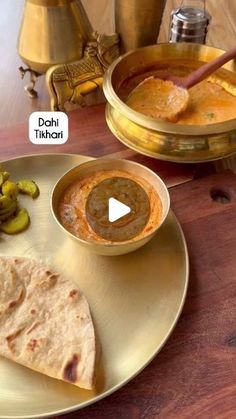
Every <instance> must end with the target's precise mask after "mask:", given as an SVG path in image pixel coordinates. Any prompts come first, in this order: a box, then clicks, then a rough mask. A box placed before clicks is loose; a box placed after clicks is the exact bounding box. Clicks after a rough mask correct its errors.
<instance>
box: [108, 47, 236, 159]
mask: <svg viewBox="0 0 236 419" xmlns="http://www.w3.org/2000/svg"><path fill="white" fill-rule="evenodd" d="M223 53H224V51H222V50H219V49H216V48H212V47H209V46H206V45H198V44H190V43H176V44H171V43H168V44H157V45H153V46H149V47H145V48H140V49H137V50H135V51H131V52H129V53H127V54H125V55H124V56H123V57H120V58H119V59H118V60H116V62H114V63H113V64H112V65H111V67H110V68H109V70H108V71H107V73H106V75H105V80H104V93H105V96H106V98H107V100H108V104H107V108H106V120H107V123H108V126H109V128H110V129H111V131H112V132H113V134H114V135H115V136H116V137H117V138H118V139H119V140H120V141H121V142H123V143H124V144H125V145H126V146H128V147H129V148H131V149H134V150H135V151H138V152H140V153H142V154H145V155H148V156H151V157H155V158H158V159H163V160H169V161H176V162H202V161H209V160H215V159H219V158H222V157H225V156H228V155H231V154H233V153H234V152H236V106H235V105H236V71H235V62H234V60H231V61H229V62H228V63H227V64H225V65H223V67H222V68H220V69H219V70H217V71H216V72H215V73H214V74H212V75H211V76H209V77H208V79H207V80H204V81H202V82H201V83H199V84H198V85H196V86H195V87H192V88H190V89H189V90H188V93H189V101H188V106H187V107H186V109H183V110H182V112H180V113H179V114H178V118H177V119H176V120H175V121H173V120H172V121H171V122H170V121H168V120H163V119H160V118H159V115H158V111H157V112H156V113H155V109H154V110H153V106H152V103H153V100H154V101H155V100H156V98H157V97H159V94H158V92H157V90H158V89H156V88H155V86H154V84H155V83H156V84H157V82H156V80H157V79H161V80H165V79H166V77H167V76H168V75H171V76H173V77H175V76H176V77H178V78H179V77H180V78H185V77H187V76H188V75H189V74H190V73H191V72H193V71H194V70H196V69H198V68H199V67H201V66H202V65H203V64H205V63H208V62H210V61H212V60H213V59H215V58H217V57H219V56H221V55H222V54H223ZM146 83H147V85H146V86H145V84H146ZM148 84H150V86H148ZM157 87H158V86H157ZM159 87H160V86H159ZM137 96H139V98H140V97H141V96H144V100H143V99H142V100H141V101H140V100H139V98H138V100H136V99H137ZM141 103H142V104H143V106H142V109H141ZM166 107H170V103H168V102H167V104H166ZM173 109H174V108H173ZM164 119H165V118H164Z"/></svg>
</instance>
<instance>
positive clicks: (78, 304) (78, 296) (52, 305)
mask: <svg viewBox="0 0 236 419" xmlns="http://www.w3.org/2000/svg"><path fill="white" fill-rule="evenodd" d="M95 348H96V346H95V333H94V327H93V322H92V318H91V314H90V310H89V305H88V303H87V300H86V298H85V296H84V295H83V294H82V292H81V291H80V289H79V288H78V287H77V286H76V285H75V284H73V283H72V282H71V281H69V280H68V279H66V278H64V277H63V276H62V275H60V274H59V273H57V272H54V271H53V270H51V269H50V268H48V267H46V266H44V265H43V264H41V263H39V262H37V261H35V260H32V259H28V258H20V257H0V355H2V356H4V357H6V358H8V359H11V360H12V361H15V362H17V363H19V364H21V365H24V366H26V367H28V368H31V369H33V370H35V371H38V372H40V373H43V374H46V375H48V376H50V377H53V378H56V379H59V380H64V381H67V382H69V383H71V384H74V385H76V386H79V387H82V388H85V389H92V388H93V387H94V369H95V353H96V350H95Z"/></svg>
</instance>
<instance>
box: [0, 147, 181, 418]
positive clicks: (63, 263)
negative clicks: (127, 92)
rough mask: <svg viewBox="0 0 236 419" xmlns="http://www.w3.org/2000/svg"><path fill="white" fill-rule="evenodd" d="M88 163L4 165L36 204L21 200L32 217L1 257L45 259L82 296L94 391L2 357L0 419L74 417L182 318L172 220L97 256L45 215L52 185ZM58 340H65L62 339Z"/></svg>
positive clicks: (121, 379) (26, 160)
mask: <svg viewBox="0 0 236 419" xmlns="http://www.w3.org/2000/svg"><path fill="white" fill-rule="evenodd" d="M86 160H89V157H84V156H78V155H66V154H57V155H55V154H51V155H50V154H48V155H35V156H28V157H21V158H17V159H13V160H9V161H7V162H3V164H4V167H5V168H6V170H8V171H9V172H10V173H11V179H12V180H18V179H20V178H30V179H34V180H35V181H36V182H37V183H38V185H39V188H40V191H41V193H40V196H39V198H37V199H36V200H34V201H33V200H31V199H30V198H29V197H24V196H23V197H20V201H21V204H22V206H25V207H26V208H27V209H28V210H29V213H30V216H31V224H30V227H29V229H28V230H27V231H25V232H24V233H21V234H18V235H15V236H7V235H4V234H1V235H0V254H1V255H12V256H13V255H17V256H26V257H30V258H34V259H37V260H41V261H43V262H44V263H45V264H49V265H50V266H52V267H54V268H56V270H57V271H59V272H61V273H63V274H65V275H66V276H67V277H68V278H70V279H71V280H73V281H75V282H76V283H77V284H78V285H79V286H80V288H81V289H82V291H83V292H84V294H85V295H86V297H87V299H88V301H89V304H90V308H91V312H92V315H93V319H94V324H95V328H96V332H97V336H98V337H99V342H100V346H101V355H100V359H99V363H98V372H97V375H98V380H97V387H96V390H94V391H87V390H81V389H79V388H77V387H75V386H73V385H70V384H66V383H63V382H62V381H59V380H54V379H52V378H49V377H46V376H44V375H42V374H39V373H36V372H34V371H31V370H30V369H27V368H25V367H22V366H20V365H17V364H15V363H13V362H11V361H9V360H7V359H4V358H1V357H0V418H2V419H3V418H4V419H8V418H18V419H19V418H32V417H34V418H41V417H48V416H52V415H57V414H61V413H66V412H71V411H73V410H76V409H80V408H82V407H85V406H87V405H89V404H91V403H94V402H95V401H98V400H99V399H101V398H103V397H105V396H107V395H108V394H110V393H112V392H113V391H115V390H117V389H118V388H120V387H121V386H122V385H124V384H125V383H127V382H128V381H129V380H130V379H131V378H133V377H134V376H135V375H136V374H137V373H139V372H140V371H141V370H142V369H143V368H144V367H145V366H146V365H147V364H148V363H149V362H150V361H151V360H152V359H153V357H154V356H155V355H156V354H157V353H158V351H159V350H160V349H161V348H162V346H163V345H164V343H165V342H166V340H167V338H168V337H169V335H170V333H171V332H172V330H173V328H174V326H175V324H176V322H177V320H178V317H179V315H180V313H181V310H182V307H183V304H184V300H185V296H186V290H187V284H188V254H187V248H186V244H185V239H184V236H183V233H182V230H181V227H180V225H179V224H178V222H177V220H176V218H175V216H174V214H173V213H172V212H170V214H169V216H168V218H167V221H166V222H165V224H164V225H163V226H162V228H161V229H160V230H159V232H158V234H157V235H156V237H155V238H154V239H153V240H151V241H150V243H148V244H147V245H146V246H144V247H143V248H142V249H140V250H138V251H136V252H134V253H131V254H128V255H125V256H116V257H105V256H97V255H94V254H92V253H90V252H89V251H88V250H87V249H85V248H83V247H81V246H80V245H79V244H78V243H76V242H75V241H74V240H71V239H70V238H69V237H66V236H65V235H64V234H63V232H62V231H61V229H60V228H59V227H58V225H57V224H56V222H55V220H54V219H53V216H52V214H51V211H50V195H51V191H52V188H53V185H54V184H55V182H56V181H57V179H58V178H59V177H60V176H61V175H62V174H63V173H64V172H66V171H67V170H69V169H70V168H72V167H74V166H76V165H77V164H79V163H83V162H84V161H86ZM62 339H63V336H62Z"/></svg>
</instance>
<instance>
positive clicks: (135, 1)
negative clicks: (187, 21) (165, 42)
mask: <svg viewBox="0 0 236 419" xmlns="http://www.w3.org/2000/svg"><path fill="white" fill-rule="evenodd" d="M165 3H166V0H115V25H116V32H117V33H119V34H120V37H121V52H127V51H130V50H132V49H136V48H139V47H143V46H146V45H152V44H155V43H156V41H157V37H158V33H159V29H160V25H161V19H162V15H163V11H164V7H165Z"/></svg>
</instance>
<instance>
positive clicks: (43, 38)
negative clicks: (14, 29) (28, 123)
mask: <svg viewBox="0 0 236 419" xmlns="http://www.w3.org/2000/svg"><path fill="white" fill-rule="evenodd" d="M91 33H92V26H91V24H90V22H89V19H88V17H87V15H86V13H85V10H84V8H83V6H82V3H81V1H80V0H26V1H25V7H24V13H23V19H22V23H21V28H20V33H19V37H18V46H17V49H18V53H19V55H20V57H21V59H22V61H23V62H24V63H25V64H26V65H27V66H28V68H26V69H24V68H23V67H20V73H21V76H22V77H24V75H25V74H26V73H27V72H29V73H30V81H31V83H30V85H28V86H26V87H25V89H26V91H27V92H28V93H29V95H30V96H31V97H35V96H37V92H36V91H35V89H34V86H35V82H36V80H37V77H38V76H39V75H41V74H45V73H46V71H47V70H48V69H49V68H50V67H51V66H52V65H55V64H59V63H69V62H72V61H75V60H78V59H79V58H81V57H82V56H83V50H84V46H85V44H86V43H87V42H88V41H89V39H90V35H91Z"/></svg>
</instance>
